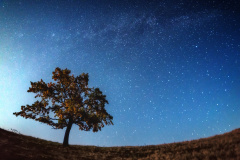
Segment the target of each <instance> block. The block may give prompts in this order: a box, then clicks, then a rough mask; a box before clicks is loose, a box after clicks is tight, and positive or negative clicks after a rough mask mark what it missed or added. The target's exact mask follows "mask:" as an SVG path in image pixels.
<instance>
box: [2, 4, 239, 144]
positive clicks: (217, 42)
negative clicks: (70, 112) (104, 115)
mask: <svg viewBox="0 0 240 160" xmlns="http://www.w3.org/2000/svg"><path fill="white" fill-rule="evenodd" d="M239 7H240V5H239V2H238V1H237V0H235V1H234V0H232V1H217V2H216V1H215V2H214V1H200V0H199V1H187V0H179V1H173V0H162V1H160V0H159V1H146V0H145V1H143V0H136V1H130V0H129V1H126V0H121V1H115V0H111V1H110V0H108V1H107V0H104V1H101V0H99V1H96V0H94V1H93V0H92V1H85V0H79V1H74V0H72V1H70V0H69V1H59V0H58V1H51V0H50V1H40V0H33V1H24V0H23V1H20V0H19V1H7V0H0V69H1V72H0V73H1V75H0V104H1V105H0V127H2V128H6V129H10V128H14V129H17V130H18V131H20V132H21V133H23V134H27V135H32V136H35V137H40V138H44V139H48V140H52V141H59V142H62V140H63V135H64V132H65V129H64V130H53V129H51V127H50V126H47V125H45V124H40V123H38V122H35V121H33V120H29V119H27V120H25V119H23V118H22V117H15V116H14V115H13V114H12V113H13V112H16V111H20V107H21V105H26V104H32V103H33V102H34V101H35V99H34V95H33V94H30V93H27V90H28V88H29V87H30V81H33V82H34V81H39V80H40V79H41V78H42V79H43V80H44V81H46V82H50V81H52V80H51V77H52V71H53V70H54V69H55V68H56V67H60V68H62V69H65V68H68V69H70V70H71V71H72V73H73V74H74V75H79V74H81V73H82V72H85V73H89V76H90V84H89V86H90V87H99V88H100V89H101V90H102V91H103V93H104V94H106V95H107V99H108V101H109V105H107V106H106V108H107V110H108V112H109V113H110V114H111V115H113V117H114V121H113V122H114V126H108V127H105V128H103V130H102V131H101V132H98V133H91V132H84V131H79V130H78V128H77V126H74V127H73V129H72V130H71V133H70V144H83V145H99V146H121V145H150V144H161V143H170V142H176V141H185V140H191V139H197V138H203V137H208V136H212V135H215V134H221V133H224V132H228V131H231V130H233V129H235V128H239V126H240V124H239V122H240V117H239V114H240V11H239V10H238V8H239Z"/></svg>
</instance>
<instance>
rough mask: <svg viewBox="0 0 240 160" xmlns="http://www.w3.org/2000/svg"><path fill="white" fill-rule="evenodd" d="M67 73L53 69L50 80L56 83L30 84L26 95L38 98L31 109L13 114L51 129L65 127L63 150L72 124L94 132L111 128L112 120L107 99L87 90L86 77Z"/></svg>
mask: <svg viewBox="0 0 240 160" xmlns="http://www.w3.org/2000/svg"><path fill="white" fill-rule="evenodd" d="M70 73H71V71H70V70H68V69H64V70H62V69H60V68H58V67H57V68H56V69H55V72H53V76H52V78H53V79H54V81H56V82H57V83H52V82H50V83H48V84H46V83H45V82H44V81H43V80H42V79H41V81H38V82H31V87H29V90H28V92H33V93H36V96H35V98H37V97H40V99H41V101H39V100H37V101H36V102H34V103H33V104H32V105H26V106H21V111H20V112H15V113H13V114H14V115H16V116H19V115H20V116H22V117H25V118H26V119H27V118H31V119H34V120H36V121H39V122H42V123H46V124H48V125H50V126H52V127H53V128H54V129H63V128H64V127H67V129H66V132H65V136H64V140H63V146H68V138H69V133H70V130H71V127H72V125H73V124H76V125H78V126H79V129H80V130H84V131H90V130H92V131H93V132H97V131H99V130H101V128H102V127H104V125H113V122H112V120H113V117H112V116H111V115H110V114H108V113H107V111H106V109H105V104H108V101H107V100H106V95H103V94H102V92H101V91H100V89H99V88H89V87H88V74H85V73H82V74H81V75H80V76H77V77H74V75H70Z"/></svg>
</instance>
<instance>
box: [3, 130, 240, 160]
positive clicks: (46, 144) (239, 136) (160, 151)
mask: <svg viewBox="0 0 240 160" xmlns="http://www.w3.org/2000/svg"><path fill="white" fill-rule="evenodd" d="M0 159H1V160H8V159H11V160H14V159H16V160H19V159H21V160H25V159H27V160H37V159H39V160H44V159H49V160H50V159H51V160H67V159H68V160H71V159H73V160H85V159H86V160H94V159H98V160H99V159H107V160H108V159H116V160H117V159H129V160H131V159H146V160H148V159H154V160H165V159H167V160H173V159H176V160H181V159H182V160H202V159H208V160H231V159H232V160H240V129H236V130H233V131H231V132H229V133H225V134H222V135H216V136H213V137H209V138H203V139H199V140H193V141H186V142H180V143H171V144H162V145H152V146H136V147H134V146H133V147H96V146H80V145H71V146H69V147H67V148H64V147H63V146H62V145H61V144H60V143H56V142H51V141H46V140H42V139H38V138H34V137H30V136H25V135H21V134H18V133H13V132H10V131H6V130H3V129H0Z"/></svg>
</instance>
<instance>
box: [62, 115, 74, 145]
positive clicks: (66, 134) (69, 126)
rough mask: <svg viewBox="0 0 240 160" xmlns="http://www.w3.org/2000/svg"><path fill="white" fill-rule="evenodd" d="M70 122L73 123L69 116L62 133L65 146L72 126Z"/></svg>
mask: <svg viewBox="0 0 240 160" xmlns="http://www.w3.org/2000/svg"><path fill="white" fill-rule="evenodd" d="M72 124H73V119H72V118H69V122H68V125H67V129H66V132H65V135H64V140H63V146H65V147H66V146H68V138H69V133H70V130H71V128H72Z"/></svg>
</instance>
